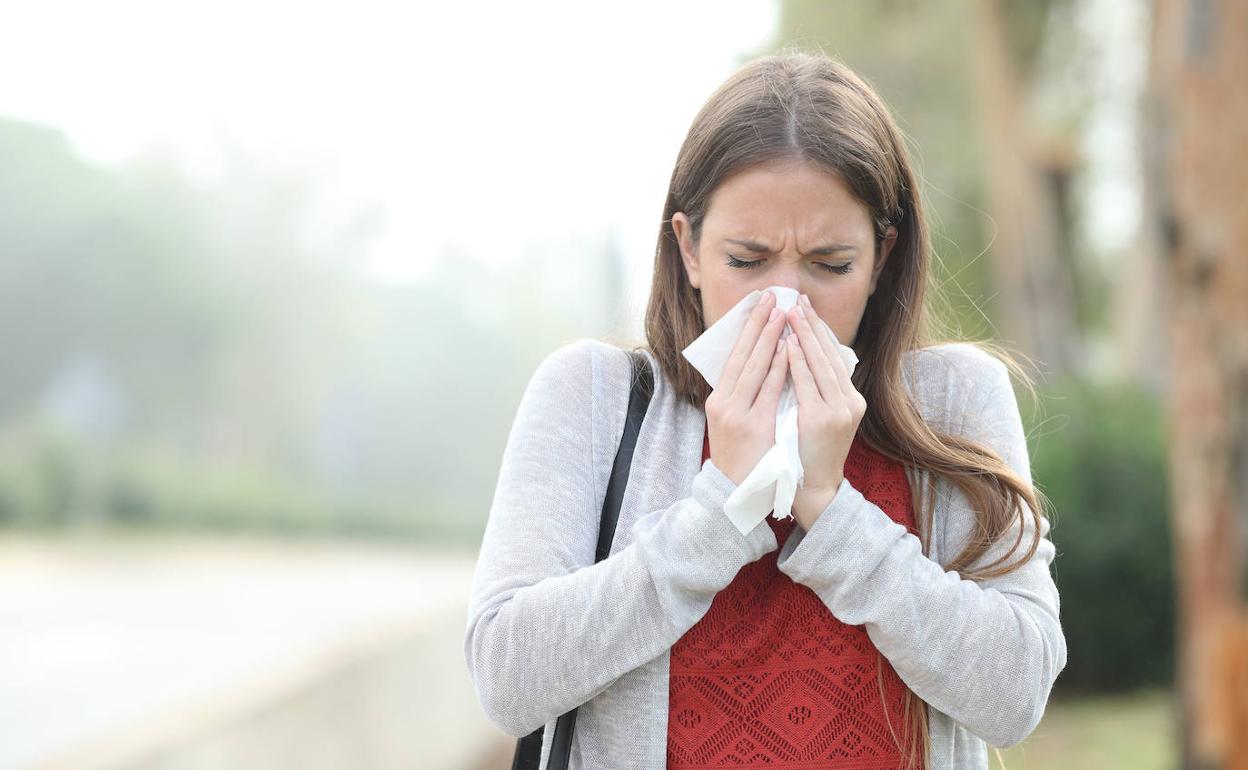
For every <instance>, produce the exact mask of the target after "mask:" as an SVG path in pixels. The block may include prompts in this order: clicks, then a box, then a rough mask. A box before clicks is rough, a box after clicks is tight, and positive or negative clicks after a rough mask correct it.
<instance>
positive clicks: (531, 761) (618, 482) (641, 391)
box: [511, 351, 654, 770]
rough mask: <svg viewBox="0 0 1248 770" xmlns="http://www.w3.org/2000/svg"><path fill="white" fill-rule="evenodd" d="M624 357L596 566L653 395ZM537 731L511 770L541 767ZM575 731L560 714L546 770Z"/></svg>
mask: <svg viewBox="0 0 1248 770" xmlns="http://www.w3.org/2000/svg"><path fill="white" fill-rule="evenodd" d="M628 357H629V358H630V359H631V361H632V365H633V380H632V382H633V385H632V389H631V390H630V391H629V394H628V413H627V415H626V416H625V418H624V434H623V435H622V436H621V437H620V447H619V449H617V450H616V452H615V462H614V464H613V465H612V466H611V476H610V478H609V479H608V480H607V495H606V498H605V499H604V500H603V501H602V519H601V521H600V522H599V524H598V548H597V551H596V552H595V554H594V562H595V563H597V562H600V561H602V560H603V559H605V558H607V556H608V555H609V554H610V553H611V543H612V541H613V540H614V539H615V526H616V523H617V522H618V521H619V519H620V503H621V502H622V501H623V500H624V490H625V489H626V488H627V486H628V473H629V470H630V469H631V467H632V463H633V449H634V448H635V447H636V446H637V434H638V433H640V432H641V423H642V420H643V419H644V418H645V416H646V409H647V408H648V407H649V406H650V397H651V396H652V395H653V394H654V372H653V371H651V369H650V364H649V363H648V362H647V361H646V358H645V356H644V355H642V354H641V353H638V352H636V351H629V352H628ZM544 729H545V728H542V727H539V728H537V730H535V731H534V732H532V733H530V734H528V735H526V736H524V737H523V738H521V739H520V741H519V743H518V744H517V746H516V755H515V758H514V759H513V760H512V765H511V767H512V770H537V768H538V765H539V764H540V763H541V752H542V732H543V730H544ZM575 729H576V709H572V710H571V711H569V712H567V713H566V714H562V715H560V717H559V720H558V721H557V722H556V723H555V733H554V736H553V737H552V738H551V741H550V761H549V762H547V763H546V770H567V767H568V757H569V755H570V754H571V752H572V732H573V730H575Z"/></svg>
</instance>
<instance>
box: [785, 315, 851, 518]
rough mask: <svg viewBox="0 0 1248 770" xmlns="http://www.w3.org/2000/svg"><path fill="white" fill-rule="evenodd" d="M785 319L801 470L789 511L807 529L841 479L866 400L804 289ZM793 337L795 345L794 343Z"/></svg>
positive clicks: (828, 502) (830, 500) (834, 494)
mask: <svg viewBox="0 0 1248 770" xmlns="http://www.w3.org/2000/svg"><path fill="white" fill-rule="evenodd" d="M799 309H800V311H804V315H803V314H802V312H799ZM788 321H789V327H790V328H791V329H792V330H793V332H794V334H792V335H790V336H789V337H788V339H787V340H786V341H785V345H784V347H785V348H786V349H787V351H788V356H789V373H790V375H791V376H792V377H793V386H794V388H795V390H796V391H797V433H798V452H799V454H800V455H801V460H802V468H803V471H804V474H803V475H804V480H803V483H802V487H801V488H800V489H798V490H797V493H796V495H795V497H794V499H793V515H794V517H796V518H797V523H798V524H799V525H800V526H801V527H802V529H804V530H807V531H809V530H810V528H811V527H812V526H814V523H815V521H817V520H818V518H819V514H821V513H823V511H824V509H825V508H827V507H828V505H829V504H831V502H832V499H833V498H834V497H835V496H836V490H837V488H838V487H840V485H841V481H842V479H844V478H845V458H846V457H848V456H849V447H850V445H851V444H852V443H853V441H854V435H855V434H856V433H857V432H858V424H859V423H860V422H862V417H863V415H864V414H866V412H867V400H866V399H865V398H863V396H862V394H861V393H859V392H858V391H857V390H855V389H854V384H853V382H852V381H851V380H850V378H849V369H848V368H846V366H845V361H844V360H842V359H841V352H840V350H839V349H838V346H837V342H836V339H835V337H834V335H833V333H832V330H831V328H829V327H828V325H827V324H826V323H824V321H823V319H821V318H819V316H818V315H817V314H816V313H815V309H814V308H813V307H812V306H811V304H810V300H808V299H807V298H806V295H805V294H803V295H802V296H801V298H800V299H798V301H797V304H796V305H795V306H794V307H793V308H791V309H790V310H789V318H788ZM794 338H796V340H797V342H798V343H799V344H797V345H794V344H793V342H794Z"/></svg>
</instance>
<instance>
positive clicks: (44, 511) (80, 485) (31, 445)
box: [0, 422, 480, 546]
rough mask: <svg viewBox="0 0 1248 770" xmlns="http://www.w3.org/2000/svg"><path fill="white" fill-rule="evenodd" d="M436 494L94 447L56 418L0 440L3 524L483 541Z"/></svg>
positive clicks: (155, 451)
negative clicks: (363, 490) (370, 488)
mask: <svg viewBox="0 0 1248 770" xmlns="http://www.w3.org/2000/svg"><path fill="white" fill-rule="evenodd" d="M447 510H448V509H446V508H442V507H440V506H438V505H433V504H431V501H429V500H394V499H390V500H386V499H375V500H367V499H361V498H360V497H359V496H356V495H353V496H349V497H346V498H340V497H336V496H335V495H333V494H332V493H331V491H330V490H327V489H324V488H322V487H320V486H317V485H314V484H309V483H307V482H303V481H299V480H297V479H294V478H290V477H283V476H281V475H280V474H279V473H277V472H275V471H274V469H272V468H263V467H257V466H255V465H248V464H238V463H233V464H231V463H226V462H223V461H220V460H217V461H211V462H205V461H202V460H201V461H198V462H192V461H189V460H187V459H185V458H184V457H183V456H181V455H179V454H177V453H175V452H171V451H169V450H168V449H167V448H161V447H148V448H135V447H126V448H122V447H113V448H110V449H105V448H103V447H97V446H92V445H90V444H88V443H86V442H83V441H81V440H77V439H74V438H73V437H72V436H71V435H70V434H67V433H65V432H63V431H61V430H59V429H58V428H57V427H56V426H55V425H53V424H51V423H46V422H45V423H38V424H28V425H25V426H23V427H22V428H20V429H16V430H11V431H9V432H8V433H7V434H5V436H4V437H3V440H2V441H0V526H3V527H6V528H9V529H21V530H27V531H29V530H45V531H47V530H58V531H69V530H74V529H85V528H92V529H131V530H136V531H137V530H160V529H164V530H174V529H176V530H181V531H197V530H198V531H218V532H226V531H238V532H243V531H250V532H263V533H266V534H273V533H280V534H288V535H336V536H361V537H374V538H375V537H399V538H410V539H413V540H419V541H422V542H427V543H428V542H432V543H444V544H448V545H461V546H462V545H470V544H473V543H475V542H476V541H477V540H478V539H479V535H480V533H479V528H478V527H476V526H474V524H475V522H471V521H465V520H464V519H463V518H462V517H456V516H449V515H444V514H445V512H446V511H447Z"/></svg>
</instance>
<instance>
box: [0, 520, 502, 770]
mask: <svg viewBox="0 0 1248 770" xmlns="http://www.w3.org/2000/svg"><path fill="white" fill-rule="evenodd" d="M472 560H473V555H469V554H462V553H461V554H446V553H442V554H439V553H432V552H427V551H419V550H415V549H413V548H411V547H398V546H376V545H365V544H357V543H337V542H335V543H326V542H323V541H322V542H312V541H309V542H298V541H294V542H291V541H279V540H268V541H256V540H250V539H244V538H242V537H236V538H226V539H208V538H203V539H184V538H183V539H171V538H166V537H158V536H140V537H137V538H130V539H124V538H119V537H116V536H114V537H108V538H96V539H92V538H85V537H79V538H76V539H73V540H60V539H37V538H29V537H26V538H19V537H13V536H8V537H3V538H0V725H3V727H2V728H0V732H2V735H3V739H2V740H0V769H2V770H18V769H20V770H26V769H27V768H36V767H38V768H122V767H125V768H139V767H162V768H176V767H191V766H194V767H196V768H202V767H215V766H222V767H224V766H232V767H242V766H243V765H240V764H237V763H238V762H240V761H243V760H240V759H238V758H239V757H244V756H252V755H254V754H256V753H257V752H259V753H260V754H261V755H263V753H264V751H265V750H272V751H277V750H278V749H279V748H280V749H281V752H282V755H283V757H284V759H283V760H282V761H276V760H275V761H273V762H272V764H271V766H272V767H288V766H289V767H293V766H301V767H309V766H310V765H309V764H308V763H309V762H311V763H312V765H321V766H327V767H328V766H335V764H334V762H336V761H337V762H341V761H342V760H343V759H344V758H349V759H348V761H347V764H337V765H336V766H338V767H348V766H349V767H360V768H364V767H386V768H388V767H422V768H424V767H435V768H436V767H446V768H448V769H451V770H453V769H454V768H460V767H468V766H472V765H476V764H478V763H479V762H480V761H481V759H482V758H483V754H484V753H485V752H487V751H489V750H490V749H492V748H494V747H497V746H498V745H499V740H500V739H504V740H505V738H504V737H503V736H502V735H501V733H499V732H498V730H497V729H496V728H494V727H493V726H492V725H490V724H489V722H488V721H487V720H486V719H485V717H484V715H483V714H482V713H481V711H480V708H479V706H477V704H476V700H475V695H474V694H473V692H472V686H471V682H470V680H469V679H468V675H467V670H466V668H465V667H464V663H463V654H462V647H461V645H462V634H463V630H464V623H465V614H466V602H467V594H468V583H469V580H470V577H471V571H472ZM282 704H287V706H283V705H282ZM365 707H367V708H368V709H369V710H370V711H372V710H373V709H374V708H375V709H376V710H377V713H372V714H371V715H370V714H362V713H361V710H362V709H363V708H365ZM334 709H337V711H336V712H335V711H334ZM357 723H358V724H357ZM266 724H271V725H273V727H274V730H273V731H271V732H273V733H274V734H275V735H276V734H277V732H278V728H280V731H282V732H283V741H284V742H283V744H282V745H281V746H279V747H274V746H270V747H267V748H263V744H264V741H265V740H266V739H265V738H264V737H263V736H257V734H256V732H257V730H256V727H257V725H266ZM326 728H329V729H326ZM248 731H249V732H248ZM244 733H247V734H244ZM391 733H393V735H391ZM292 738H293V741H292V740H291V739H292ZM291 743H293V744H294V745H306V746H308V751H309V752H311V753H312V755H313V757H314V759H309V758H308V757H302V758H298V759H297V760H296V758H295V754H297V753H298V752H293V751H292V750H291V748H290V745H289V744H291ZM209 744H211V750H208V749H203V750H201V749H200V748H197V747H204V746H208V745H209ZM223 746H225V747H226V748H228V751H226V750H225V749H223V748H222V747H223ZM430 746H434V747H435V748H433V749H432V751H433V753H432V754H430V753H429V751H430ZM257 747H261V748H257ZM415 748H419V750H420V753H419V754H417V755H413V754H412V753H411V752H412V751H413V750H414V749H415ZM205 751H209V753H212V752H215V755H217V756H220V757H221V759H222V760H224V758H225V756H226V755H227V754H229V752H234V753H233V754H232V755H231V756H233V757H234V760H233V762H234V764H233V765H229V764H223V763H219V764H215V765H214V764H212V763H205V762H203V761H194V762H192V761H191V760H190V759H187V761H185V762H180V761H176V756H178V754H179V753H181V754H184V755H186V756H187V757H190V756H191V755H194V754H196V752H198V753H199V754H204V752H205ZM223 752H224V753H223ZM247 752H251V753H250V754H249V753H247ZM335 754H340V757H339V759H337V760H332V759H331V758H332V757H333V756H334V755H335ZM273 756H276V755H273ZM416 756H420V757H421V759H420V760H419V761H418V760H416V759H415V757H416ZM158 757H159V758H160V761H159V762H158V761H157V760H156V758H158ZM288 759H289V760H290V761H287V760H288ZM316 760H319V761H316ZM265 764H268V762H267V761H266V763H265Z"/></svg>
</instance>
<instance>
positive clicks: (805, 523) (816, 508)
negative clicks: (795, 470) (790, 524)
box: [793, 477, 844, 530]
mask: <svg viewBox="0 0 1248 770" xmlns="http://www.w3.org/2000/svg"><path fill="white" fill-rule="evenodd" d="M843 478H844V477H842V479H843ZM840 488H841V479H837V481H836V484H835V485H834V486H831V487H823V486H818V487H802V488H801V489H799V490H798V491H797V494H796V495H795V496H794V498H793V515H794V516H795V517H797V519H798V523H799V524H802V527H803V529H806V530H809V529H810V526H811V525H813V524H814V523H815V521H816V520H818V518H819V515H820V514H822V513H823V512H824V511H825V510H827V507H828V506H829V505H831V504H832V501H833V500H834V499H835V498H836V493H837V491H838V490H839V489H840Z"/></svg>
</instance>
